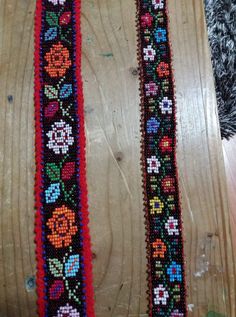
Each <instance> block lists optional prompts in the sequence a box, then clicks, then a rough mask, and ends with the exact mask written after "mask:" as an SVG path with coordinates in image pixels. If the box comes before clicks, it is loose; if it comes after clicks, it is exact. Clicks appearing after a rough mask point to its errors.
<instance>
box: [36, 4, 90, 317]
mask: <svg viewBox="0 0 236 317" xmlns="http://www.w3.org/2000/svg"><path fill="white" fill-rule="evenodd" d="M80 6H81V3H80V0H37V1H36V14H35V109H36V110H35V118H36V163H37V172H36V183H35V193H36V194H35V195H36V208H37V211H36V243H37V270H38V272H37V293H38V315H39V316H40V317H46V316H47V317H85V316H89V317H94V308H93V306H94V305H93V303H94V300H93V288H92V270H91V265H90V264H91V259H92V254H91V246H90V238H89V232H88V224H87V223H88V210H87V196H86V193H87V189H86V180H85V135H84V120H83V116H84V113H83V96H82V94H83V91H82V80H81V35H80Z"/></svg>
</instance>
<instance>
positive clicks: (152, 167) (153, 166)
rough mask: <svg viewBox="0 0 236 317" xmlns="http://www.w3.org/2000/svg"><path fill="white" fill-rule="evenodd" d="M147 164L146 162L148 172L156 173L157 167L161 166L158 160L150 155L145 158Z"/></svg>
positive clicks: (157, 171)
mask: <svg viewBox="0 0 236 317" xmlns="http://www.w3.org/2000/svg"><path fill="white" fill-rule="evenodd" d="M147 164H148V167H147V171H148V173H149V174H151V173H155V174H158V173H159V167H160V166H161V163H160V162H159V161H158V159H157V158H156V156H151V157H149V158H147Z"/></svg>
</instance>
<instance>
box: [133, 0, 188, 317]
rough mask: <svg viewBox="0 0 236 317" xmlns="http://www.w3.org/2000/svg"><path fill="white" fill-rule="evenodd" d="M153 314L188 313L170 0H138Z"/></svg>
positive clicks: (155, 316) (174, 316) (157, 316)
mask: <svg viewBox="0 0 236 317" xmlns="http://www.w3.org/2000/svg"><path fill="white" fill-rule="evenodd" d="M136 4H137V30H138V58H139V67H140V95H141V133H142V169H143V189H144V205H145V218H146V241H147V260H148V289H149V290H148V293H149V296H148V299H149V316H153V317H161V316H163V317H185V316H187V310H186V299H185V296H186V288H185V276H184V255H183V239H182V221H181V208H180V198H179V190H178V175H177V167H176V103H175V97H174V80H173V73H172V65H171V47H170V42H169V30H168V12H167V0H136Z"/></svg>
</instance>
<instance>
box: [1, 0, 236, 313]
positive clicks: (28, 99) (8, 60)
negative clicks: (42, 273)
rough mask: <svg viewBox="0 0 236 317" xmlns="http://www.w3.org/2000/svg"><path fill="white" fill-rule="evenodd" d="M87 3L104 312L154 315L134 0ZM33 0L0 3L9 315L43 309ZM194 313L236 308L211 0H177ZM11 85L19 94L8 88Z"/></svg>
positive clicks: (92, 180)
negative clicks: (36, 281) (206, 9)
mask: <svg viewBox="0 0 236 317" xmlns="http://www.w3.org/2000/svg"><path fill="white" fill-rule="evenodd" d="M82 3H83V6H82V9H83V10H82V11H83V13H82V32H83V57H82V63H83V78H84V93H85V110H86V134H87V161H88V166H87V170H88V172H87V174H88V185H89V205H90V215H91V216H90V217H91V225H90V227H91V235H92V242H93V253H94V285H95V292H96V313H97V316H98V317H110V316H113V317H124V316H128V317H138V316H140V317H141V316H142V317H144V316H147V315H146V307H147V301H146V295H145V292H146V274H145V270H146V260H145V236H144V225H143V212H142V189H141V176H140V166H139V157H140V154H139V142H140V133H139V96H138V77H137V59H136V30H135V3H134V1H133V0H119V1H118V0H87V1H83V2H82ZM34 6H35V2H34V1H32V0H2V2H1V15H0V28H1V32H0V37H1V42H0V43H1V44H0V45H1V55H0V71H1V72H0V75H1V76H0V83H1V89H0V98H1V99H0V100H1V106H0V118H1V126H0V184H1V185H0V199H1V202H0V203H1V205H0V206H1V213H0V245H1V248H0V251H1V254H0V316H1V317H32V316H35V315H36V313H35V309H36V308H35V299H36V296H35V292H34V291H32V292H27V291H26V287H25V280H26V279H27V277H30V276H33V275H34V274H35V262H34V258H35V256H34V243H33V238H34V235H33V230H34V208H33V205H34V202H33V201H34V198H33V178H34V147H33V144H34V122H33V111H34V109H33V11H34ZM169 10H170V24H171V25H170V26H171V38H172V43H173V51H174V68H175V77H176V87H177V103H178V122H179V125H178V140H179V143H178V163H179V172H180V185H181V192H182V200H183V202H182V205H183V216H184V228H185V238H186V243H185V245H186V247H185V249H186V260H187V283H188V287H189V298H188V303H189V304H190V306H189V308H190V310H192V312H191V311H190V312H189V316H194V317H205V316H207V314H208V313H209V312H210V311H214V312H216V313H221V314H223V315H224V316H225V317H226V316H227V317H235V302H236V301H235V299H236V297H235V263H234V256H235V255H234V253H233V248H232V235H231V229H230V220H229V213H228V202H227V193H226V184H225V173H224V164H223V157H222V146H221V140H220V137H219V128H218V123H217V122H218V121H217V115H216V103H215V95H214V89H213V80H212V70H211V67H210V59H209V49H208V44H207V36H206V28H205V22H204V14H203V4H202V1H194V0H172V1H169ZM10 96H12V97H10Z"/></svg>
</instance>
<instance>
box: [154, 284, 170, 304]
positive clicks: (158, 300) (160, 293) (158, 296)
mask: <svg viewBox="0 0 236 317" xmlns="http://www.w3.org/2000/svg"><path fill="white" fill-rule="evenodd" d="M154 296H155V297H154V304H155V305H160V304H162V305H166V304H167V299H168V298H169V293H168V291H167V290H166V289H165V287H164V286H163V285H162V284H160V285H159V286H158V287H156V288H154Z"/></svg>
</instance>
